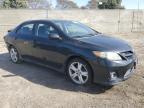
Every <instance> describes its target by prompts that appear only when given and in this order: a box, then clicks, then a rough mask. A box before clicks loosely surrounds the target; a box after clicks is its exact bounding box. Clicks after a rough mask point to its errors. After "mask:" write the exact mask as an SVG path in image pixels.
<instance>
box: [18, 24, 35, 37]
mask: <svg viewBox="0 0 144 108" xmlns="http://www.w3.org/2000/svg"><path fill="white" fill-rule="evenodd" d="M33 27H34V24H25V25H23V26H22V27H21V28H20V29H18V31H17V33H18V34H22V35H32V34H33Z"/></svg>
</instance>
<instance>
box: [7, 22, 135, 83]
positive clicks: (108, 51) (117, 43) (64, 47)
mask: <svg viewBox="0 0 144 108" xmlns="http://www.w3.org/2000/svg"><path fill="white" fill-rule="evenodd" d="M4 40H5V43H6V45H7V48H8V51H9V54H10V57H11V60H12V62H14V63H20V62H21V61H28V62H33V63H36V64H40V65H44V66H47V67H48V68H51V69H54V70H56V71H58V72H62V73H65V75H67V76H69V78H70V79H71V80H72V81H73V82H74V83H76V84H79V85H86V84H90V83H92V82H95V83H99V84H104V85H115V84H118V83H119V82H122V81H124V80H126V79H128V78H129V77H130V76H131V75H132V74H133V73H134V69H135V68H136V61H137V59H136V55H135V52H134V50H133V48H132V47H131V46H130V45H129V44H128V43H127V42H125V41H123V40H120V39H117V38H114V37H110V36H106V35H104V34H102V33H99V32H97V31H96V30H94V29H92V28H90V27H88V26H86V25H84V24H82V23H80V22H77V21H67V20H33V21H26V22H23V23H22V24H20V25H19V26H17V27H16V28H15V29H13V30H11V31H10V30H9V32H8V34H7V35H6V36H5V37H4Z"/></svg>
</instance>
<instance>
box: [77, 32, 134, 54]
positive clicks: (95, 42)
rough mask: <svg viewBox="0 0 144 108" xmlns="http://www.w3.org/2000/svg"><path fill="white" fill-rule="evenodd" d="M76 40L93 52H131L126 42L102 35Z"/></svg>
mask: <svg viewBox="0 0 144 108" xmlns="http://www.w3.org/2000/svg"><path fill="white" fill-rule="evenodd" d="M76 39H77V40H78V41H79V42H81V43H83V44H85V45H84V46H87V47H89V48H92V49H93V50H100V51H121V52H123V51H129V50H132V48H131V46H130V45H129V44H128V43H127V42H125V41H123V40H121V39H117V38H114V37H110V36H106V35H102V34H100V35H96V36H88V37H83V38H76Z"/></svg>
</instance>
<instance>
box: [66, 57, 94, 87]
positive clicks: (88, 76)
mask: <svg viewBox="0 0 144 108" xmlns="http://www.w3.org/2000/svg"><path fill="white" fill-rule="evenodd" d="M67 71H68V76H69V77H70V79H71V80H72V81H73V82H74V83H76V84H78V85H87V84H90V83H91V81H92V70H91V68H90V66H89V65H88V63H87V62H85V61H84V60H81V59H73V60H71V61H70V62H69V64H68V67H67Z"/></svg>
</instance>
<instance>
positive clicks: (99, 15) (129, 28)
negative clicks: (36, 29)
mask: <svg viewBox="0 0 144 108" xmlns="http://www.w3.org/2000/svg"><path fill="white" fill-rule="evenodd" d="M47 18H48V19H67V20H76V21H80V22H83V23H85V24H87V25H89V26H91V27H93V28H95V29H96V30H97V31H100V32H104V33H109V32H110V33H111V32H114V33H115V32H143V31H144V10H139V11H137V10H22V9H21V10H20V9H18V10H0V34H1V35H4V33H5V32H6V31H7V30H8V29H11V28H13V27H15V26H16V25H17V24H19V23H21V22H23V21H25V20H33V19H47Z"/></svg>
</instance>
